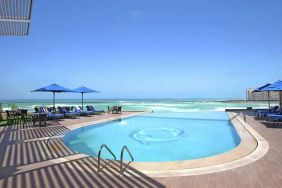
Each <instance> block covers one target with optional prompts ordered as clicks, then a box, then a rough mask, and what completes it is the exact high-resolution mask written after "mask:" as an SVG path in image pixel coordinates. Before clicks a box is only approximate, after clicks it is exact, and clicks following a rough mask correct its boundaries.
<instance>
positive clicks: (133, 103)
mask: <svg viewBox="0 0 282 188" xmlns="http://www.w3.org/2000/svg"><path fill="white" fill-rule="evenodd" d="M277 103H278V102H271V105H274V104H277ZM52 105H53V103H52V100H51V99H17V100H1V99H0V108H1V106H2V110H3V111H4V110H9V109H11V108H12V107H13V106H16V107H17V108H20V109H28V110H30V111H34V108H35V107H37V106H47V107H51V106H52ZM87 105H91V106H94V108H95V109H97V110H106V109H107V106H114V105H117V106H122V109H123V110H145V111H155V112H201V111H225V109H226V108H233V109H234V108H236V109H237V108H246V107H253V108H266V107H267V106H268V102H267V101H260V102H258V101H246V100H240V99H195V98H194V99H85V101H84V106H87ZM56 106H81V99H57V100H56ZM0 110H1V109H0Z"/></svg>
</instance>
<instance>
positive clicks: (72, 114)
mask: <svg viewBox="0 0 282 188" xmlns="http://www.w3.org/2000/svg"><path fill="white" fill-rule="evenodd" d="M58 110H59V112H60V113H62V114H64V117H70V118H75V117H78V116H79V115H80V114H79V113H77V112H70V111H69V110H67V109H66V108H65V107H60V106H58Z"/></svg>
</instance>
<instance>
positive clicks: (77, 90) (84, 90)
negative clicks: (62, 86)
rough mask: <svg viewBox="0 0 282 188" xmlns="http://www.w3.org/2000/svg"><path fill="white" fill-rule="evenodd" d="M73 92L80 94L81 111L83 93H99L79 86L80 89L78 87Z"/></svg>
mask: <svg viewBox="0 0 282 188" xmlns="http://www.w3.org/2000/svg"><path fill="white" fill-rule="evenodd" d="M73 91H74V92H76V93H81V97H82V98H81V106H82V109H83V95H84V93H99V91H96V90H94V89H89V88H87V87H84V86H81V87H78V88H76V89H74V90H73Z"/></svg>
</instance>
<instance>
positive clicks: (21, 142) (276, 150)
mask: <svg viewBox="0 0 282 188" xmlns="http://www.w3.org/2000/svg"><path fill="white" fill-rule="evenodd" d="M132 114H134V112H124V113H123V115H122V116H127V115H132ZM120 116H121V115H113V114H105V115H102V116H95V117H94V118H93V117H81V118H80V119H65V120H63V121H53V122H51V123H50V124H49V126H48V127H41V128H37V127H36V128H34V127H33V126H32V125H27V126H25V127H24V128H23V127H22V125H21V124H17V125H13V126H6V127H0V187H5V188H6V187H7V188H8V187H164V186H165V187H234V188H235V187H275V188H276V187H281V185H282V170H281V169H282V124H280V126H276V125H274V124H267V123H266V122H264V121H258V120H255V119H254V118H253V117H251V116H247V123H248V124H249V125H251V127H252V128H253V129H255V130H256V131H257V132H258V133H259V134H260V135H261V136H262V137H264V138H265V139H266V140H267V141H268V143H269V151H268V153H267V154H266V155H265V156H264V157H263V158H261V159H259V160H257V161H255V162H253V163H250V164H248V165H245V166H242V167H239V168H235V169H231V170H226V171H222V172H217V173H209V174H205V175H192V176H178V177H158V178H153V177H149V176H147V175H145V174H143V173H142V172H140V171H138V170H136V169H134V168H132V167H131V168H130V170H128V171H126V173H125V175H123V176H120V175H119V164H118V163H114V164H112V165H111V166H112V168H106V169H104V173H102V174H97V173H96V169H97V160H96V159H95V158H92V157H87V156H84V155H81V154H77V153H75V152H73V151H71V150H69V149H68V148H67V147H65V146H64V144H63V143H62V141H61V139H54V140H53V142H54V144H53V145H54V146H56V148H55V149H56V151H57V152H56V155H54V154H53V153H52V152H50V150H49V149H48V148H47V145H46V141H47V139H48V138H49V137H50V136H51V135H53V134H58V135H59V134H63V133H65V132H67V131H69V129H72V128H73V127H74V126H76V124H80V125H83V124H84V123H85V122H90V121H104V120H105V119H111V118H117V117H120Z"/></svg>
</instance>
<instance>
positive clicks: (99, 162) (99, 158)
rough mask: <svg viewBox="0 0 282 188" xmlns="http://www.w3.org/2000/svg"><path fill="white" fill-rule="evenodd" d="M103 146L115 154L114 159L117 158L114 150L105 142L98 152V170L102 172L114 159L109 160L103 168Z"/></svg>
mask: <svg viewBox="0 0 282 188" xmlns="http://www.w3.org/2000/svg"><path fill="white" fill-rule="evenodd" d="M103 148H106V150H107V151H108V152H109V153H110V154H111V155H112V156H113V158H114V160H116V156H115V154H114V153H113V152H112V150H111V149H110V148H109V147H108V146H107V145H106V144H103V145H101V147H100V149H99V153H98V169H97V172H98V173H99V172H102V170H103V169H104V168H105V167H107V166H108V165H109V164H110V163H111V162H112V160H109V161H108V162H107V163H106V164H105V165H104V166H103V167H102V168H101V154H102V151H103Z"/></svg>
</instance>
